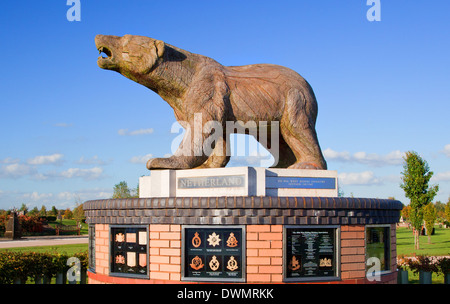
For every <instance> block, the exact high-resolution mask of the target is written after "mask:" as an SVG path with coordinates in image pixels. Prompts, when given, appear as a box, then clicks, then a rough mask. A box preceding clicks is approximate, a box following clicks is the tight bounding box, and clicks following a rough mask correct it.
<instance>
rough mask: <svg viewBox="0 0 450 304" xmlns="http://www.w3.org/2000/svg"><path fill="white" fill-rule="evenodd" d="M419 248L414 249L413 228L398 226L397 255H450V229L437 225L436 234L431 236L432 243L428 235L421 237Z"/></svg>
mask: <svg viewBox="0 0 450 304" xmlns="http://www.w3.org/2000/svg"><path fill="white" fill-rule="evenodd" d="M419 246H420V249H419V250H415V249H414V238H413V233H412V230H410V229H408V228H405V227H398V228H397V255H407V256H411V255H413V254H416V255H427V256H443V255H450V229H449V228H439V227H438V226H436V227H435V234H434V235H432V236H431V244H429V243H428V236H425V235H421V236H420V237H419Z"/></svg>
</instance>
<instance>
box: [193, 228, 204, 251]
mask: <svg viewBox="0 0 450 304" xmlns="http://www.w3.org/2000/svg"><path fill="white" fill-rule="evenodd" d="M201 244H202V240H201V239H200V237H199V236H198V232H196V233H194V237H193V238H192V246H194V247H195V248H198V247H199V246H200V245H201Z"/></svg>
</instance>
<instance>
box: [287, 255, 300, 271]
mask: <svg viewBox="0 0 450 304" xmlns="http://www.w3.org/2000/svg"><path fill="white" fill-rule="evenodd" d="M300 267H301V265H300V263H299V262H298V260H297V258H296V257H295V255H294V256H293V257H292V259H291V261H290V262H289V269H290V270H292V271H295V270H299V269H300Z"/></svg>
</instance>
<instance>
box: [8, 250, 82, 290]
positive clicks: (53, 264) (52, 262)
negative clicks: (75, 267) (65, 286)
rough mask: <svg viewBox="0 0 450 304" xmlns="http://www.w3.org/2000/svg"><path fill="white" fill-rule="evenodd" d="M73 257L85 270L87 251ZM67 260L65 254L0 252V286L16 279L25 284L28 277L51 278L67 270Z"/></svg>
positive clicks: (67, 257)
mask: <svg viewBox="0 0 450 304" xmlns="http://www.w3.org/2000/svg"><path fill="white" fill-rule="evenodd" d="M74 256H75V257H76V258H78V259H80V264H81V269H87V265H88V256H89V255H88V253H87V251H86V252H80V253H76V254H74ZM68 259H69V256H68V255H67V254H65V253H56V252H43V253H39V252H30V251H28V252H26V251H25V252H21V251H8V250H6V251H0V284H11V283H13V282H14V281H15V280H17V279H20V280H21V281H22V282H25V281H26V280H27V278H28V277H32V278H36V277H38V276H42V275H43V276H46V277H53V276H55V275H56V274H57V273H63V272H66V271H67V270H68V269H69V266H67V260H68Z"/></svg>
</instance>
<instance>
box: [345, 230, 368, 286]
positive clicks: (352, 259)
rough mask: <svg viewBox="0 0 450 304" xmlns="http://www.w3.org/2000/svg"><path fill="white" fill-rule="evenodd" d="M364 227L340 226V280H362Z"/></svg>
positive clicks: (363, 273)
mask: <svg viewBox="0 0 450 304" xmlns="http://www.w3.org/2000/svg"><path fill="white" fill-rule="evenodd" d="M364 237H365V228H364V225H358V226H341V279H342V280H354V279H363V278H364V277H365V276H366V272H365V269H366V266H365V259H366V257H365V254H366V252H365V249H364V247H365V239H364Z"/></svg>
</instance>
